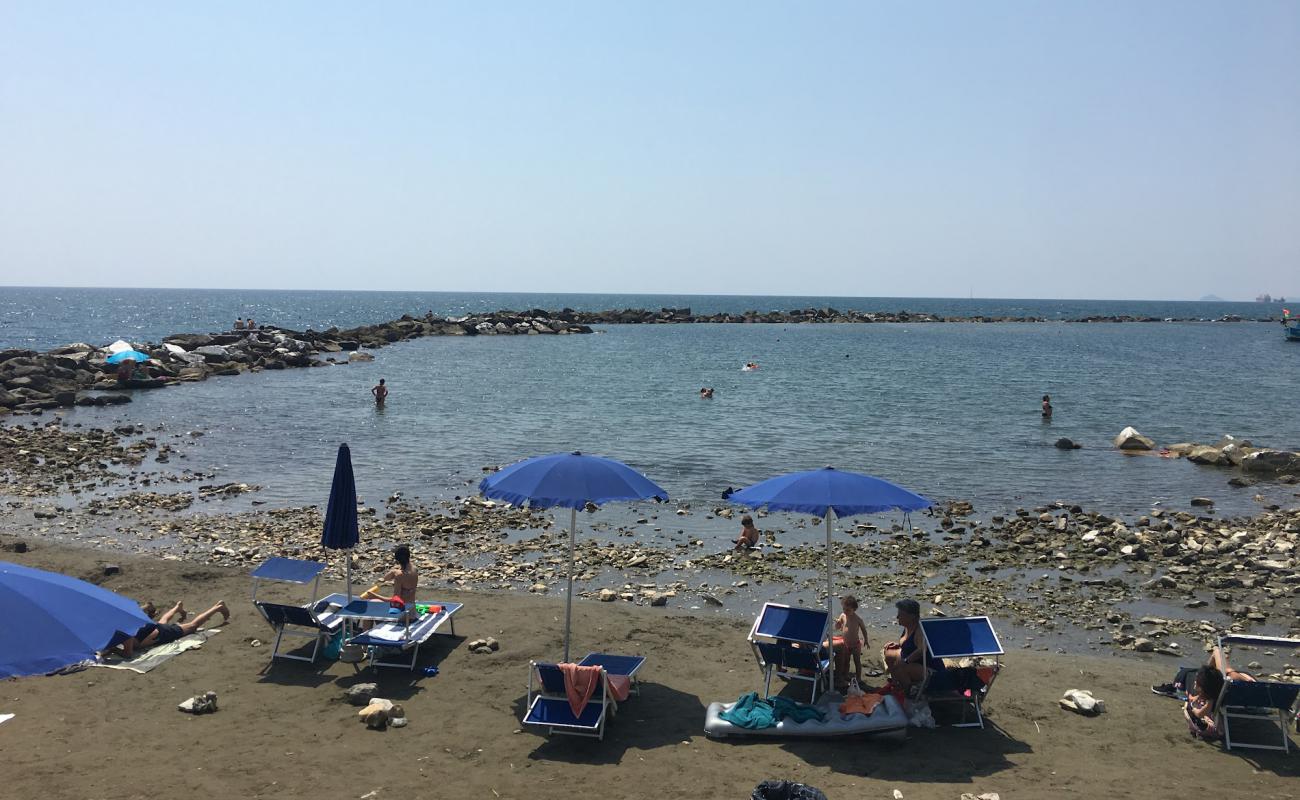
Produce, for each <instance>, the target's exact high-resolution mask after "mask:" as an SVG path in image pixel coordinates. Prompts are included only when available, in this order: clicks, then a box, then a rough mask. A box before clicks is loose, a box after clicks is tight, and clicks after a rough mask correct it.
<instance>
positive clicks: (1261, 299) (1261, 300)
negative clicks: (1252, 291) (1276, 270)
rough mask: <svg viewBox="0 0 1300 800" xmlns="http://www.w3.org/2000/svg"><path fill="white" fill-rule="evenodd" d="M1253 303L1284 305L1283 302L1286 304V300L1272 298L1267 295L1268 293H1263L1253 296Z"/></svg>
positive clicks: (1283, 298)
mask: <svg viewBox="0 0 1300 800" xmlns="http://www.w3.org/2000/svg"><path fill="white" fill-rule="evenodd" d="M1255 302H1256V303H1285V302H1286V298H1285V297H1273V296H1272V295H1270V294H1268V292H1265V293H1264V294H1261V295H1256V296H1255Z"/></svg>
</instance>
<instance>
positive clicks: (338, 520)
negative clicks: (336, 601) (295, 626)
mask: <svg viewBox="0 0 1300 800" xmlns="http://www.w3.org/2000/svg"><path fill="white" fill-rule="evenodd" d="M360 540H361V531H360V529H359V528H358V527H357V483H356V481H355V480H354V479H353V477H352V451H351V450H349V449H348V446H347V445H346V444H341V445H339V454H338V458H337V459H336V460H335V462H334V481H333V482H332V483H331V484H330V502H329V506H328V507H327V508H326V509H325V528H324V530H323V531H322V532H321V537H320V543H321V546H322V547H325V548H327V549H329V550H351V549H352V548H354V547H356V546H357V542H359V541H360ZM347 560H348V561H347V563H348V566H347V576H348V577H347V580H348V602H349V603H350V602H352V556H351V555H350V554H349V555H348V557H347Z"/></svg>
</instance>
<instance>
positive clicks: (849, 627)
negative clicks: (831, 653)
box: [835, 594, 867, 684]
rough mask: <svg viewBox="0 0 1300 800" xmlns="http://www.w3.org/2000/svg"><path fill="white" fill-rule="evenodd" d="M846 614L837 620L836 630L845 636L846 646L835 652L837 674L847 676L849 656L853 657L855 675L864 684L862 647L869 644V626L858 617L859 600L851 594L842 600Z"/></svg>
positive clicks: (841, 606)
mask: <svg viewBox="0 0 1300 800" xmlns="http://www.w3.org/2000/svg"><path fill="white" fill-rule="evenodd" d="M840 609H841V610H842V611H843V612H844V613H842V614H840V616H839V618H838V619H836V620H835V630H837V631H841V632H842V633H843V634H844V644H843V645H842V646H841V647H840V648H839V649H838V650H836V651H835V674H836V675H843V676H846V680H847V676H848V673H849V656H853V674H854V676H855V678H856V679H857V681H858V683H859V684H861V683H862V647H863V645H865V644H866V643H867V626H866V625H865V624H863V622H862V617H859V616H858V598H856V597H854V596H853V595H851V594H848V595H845V596H843V597H841V598H840Z"/></svg>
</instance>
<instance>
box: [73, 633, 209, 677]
mask: <svg viewBox="0 0 1300 800" xmlns="http://www.w3.org/2000/svg"><path fill="white" fill-rule="evenodd" d="M218 633H221V629H220V628H208V629H207V630H202V631H195V632H194V633H191V634H190V635H189V636H182V637H181V638H179V639H177V640H176V641H174V642H169V643H167V644H160V645H158V646H157V647H151V648H149V649H148V650H145V651H144V652H143V653H139V654H138V655H135V656H133V657H132V658H129V659H125V660H124V659H121V658H118V657H116V656H109V657H108V658H107V659H106V660H104V661H100V662H96V663H94V664H91V666H94V667H108V668H109V669H129V670H131V671H132V672H139V673H141V674H144V673H146V672H149V671H150V670H152V669H154V668H155V667H157V666H159V665H160V664H164V663H166V662H168V661H170V660H172V659H173V658H175V657H176V656H178V655H180V654H181V653H184V652H185V651H186V650H194V649H196V648H199V647H202V646H203V643H204V642H206V641H207V640H208V639H210V638H212V637H213V636H216V635H217V634H218Z"/></svg>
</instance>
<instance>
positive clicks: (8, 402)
mask: <svg viewBox="0 0 1300 800" xmlns="http://www.w3.org/2000/svg"><path fill="white" fill-rule="evenodd" d="M26 400H27V398H25V397H23V396H22V395H20V394H14V393H13V392H6V391H5V390H4V389H0V406H4V407H5V408H13V407H14V406H16V405H18V404H19V403H23V402H25V401H26Z"/></svg>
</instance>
